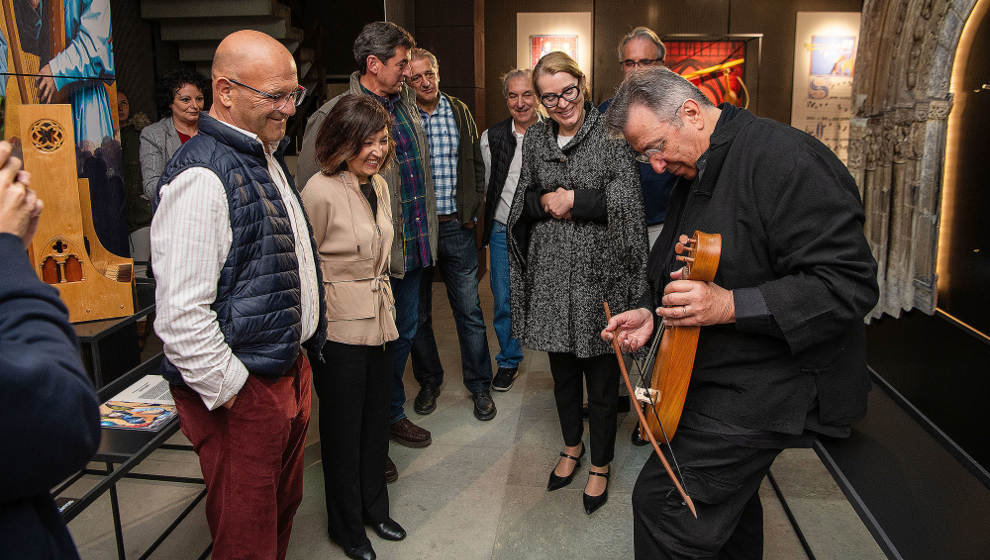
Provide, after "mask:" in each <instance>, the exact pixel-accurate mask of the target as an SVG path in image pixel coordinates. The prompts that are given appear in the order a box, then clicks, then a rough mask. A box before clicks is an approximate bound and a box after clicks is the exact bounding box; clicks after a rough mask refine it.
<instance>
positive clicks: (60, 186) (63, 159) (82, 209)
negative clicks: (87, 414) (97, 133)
mask: <svg viewBox="0 0 990 560" xmlns="http://www.w3.org/2000/svg"><path fill="white" fill-rule="evenodd" d="M7 134H8V135H10V136H16V137H17V138H18V139H19V143H20V146H21V149H22V151H23V159H24V168H25V169H26V170H28V171H30V172H31V188H32V189H34V190H35V192H37V193H38V197H39V198H41V199H42V200H43V201H44V203H45V209H44V212H42V214H41V219H40V220H39V221H38V231H37V232H36V233H35V235H34V239H33V240H32V242H31V247H30V249H29V251H28V257H29V258H30V259H31V263H32V264H33V265H34V266H35V271H36V272H37V273H38V276H39V277H40V278H41V279H42V281H44V282H46V283H48V284H51V285H53V286H55V287H56V288H58V291H59V294H60V295H61V296H62V301H63V302H65V306H66V307H67V308H68V309H69V321H71V322H73V323H78V322H81V321H95V320H98V319H111V318H115V317H124V316H127V315H132V314H134V297H133V276H134V275H133V269H134V261H133V260H131V259H129V258H124V257H120V256H118V255H115V254H113V253H111V252H110V251H108V250H107V249H106V248H104V247H103V245H102V244H101V243H100V239H99V237H97V235H96V230H95V229H94V227H93V213H92V206H91V202H90V194H89V181H87V180H86V179H79V178H77V176H76V149H75V142H74V141H73V138H74V135H73V134H74V133H73V128H72V109H71V107H70V106H69V105H21V106H20V107H18V109H17V115H16V118H15V119H12V118H11V116H10V115H8V119H7ZM15 141H16V140H15ZM87 243H88V250H87Z"/></svg>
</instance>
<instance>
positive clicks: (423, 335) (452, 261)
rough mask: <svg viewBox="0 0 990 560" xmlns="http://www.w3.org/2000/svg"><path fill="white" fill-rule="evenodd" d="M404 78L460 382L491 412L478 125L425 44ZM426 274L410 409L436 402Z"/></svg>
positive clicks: (439, 369) (427, 409)
mask: <svg viewBox="0 0 990 560" xmlns="http://www.w3.org/2000/svg"><path fill="white" fill-rule="evenodd" d="M409 67H410V77H409V83H410V85H412V88H413V90H414V91H415V92H416V105H417V110H418V111H419V117H420V120H421V121H422V123H423V130H424V132H425V133H426V138H427V140H428V142H429V144H430V168H431V169H432V172H433V187H434V194H435V197H436V212H437V220H438V221H439V226H440V227H439V229H440V238H439V243H438V247H437V261H436V267H437V268H438V269H439V270H440V274H441V275H442V276H443V281H444V283H445V284H446V285H447V297H448V298H449V300H450V307H451V309H452V310H453V312H454V322H455V323H456V324H457V338H458V341H459V342H460V348H461V371H462V373H463V375H464V385H465V386H466V387H467V389H468V391H470V392H471V395H472V397H473V399H474V416H475V417H476V418H477V419H478V420H491V419H492V418H494V417H495V414H496V409H495V401H493V400H492V397H491V392H490V390H491V383H492V364H491V355H490V354H489V351H488V334H487V333H486V331H485V319H484V317H483V316H482V313H481V301H480V300H479V299H478V251H477V245H476V243H475V226H476V224H477V221H478V217H479V216H480V215H481V211H482V209H483V204H482V202H483V198H484V188H485V164H484V161H483V160H482V158H481V145H480V144H479V141H478V140H479V138H478V137H479V135H478V126H477V125H476V124H475V122H474V117H472V116H471V112H470V111H469V110H468V108H467V106H466V105H465V104H464V103H463V102H462V101H461V100H459V99H457V98H456V97H454V96H452V95H448V94H446V93H441V92H440V69H439V65H438V64H437V58H436V56H434V55H433V53H431V52H430V51H427V50H426V49H419V48H416V49H413V50H412V59H411V60H410V61H409ZM431 276H432V274H430V272H429V271H428V272H427V273H426V274H425V275H424V277H423V281H422V283H421V284H420V299H419V326H418V327H417V329H416V338H415V339H413V347H412V362H413V373H414V374H415V376H416V380H417V381H419V385H420V391H419V395H417V396H416V403H415V410H416V412H417V413H419V414H429V413H431V412H433V410H434V409H436V406H437V395H438V394H439V393H440V384H441V383H443V366H442V365H441V363H440V355H439V354H438V352H437V343H436V340H435V339H434V337H433V320H432V303H433V298H432V293H433V292H432V286H431V282H430V278H431Z"/></svg>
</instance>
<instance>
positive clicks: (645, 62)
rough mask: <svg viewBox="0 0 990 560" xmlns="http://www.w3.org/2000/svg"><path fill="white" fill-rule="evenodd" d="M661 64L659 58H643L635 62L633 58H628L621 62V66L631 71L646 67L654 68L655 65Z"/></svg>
mask: <svg viewBox="0 0 990 560" xmlns="http://www.w3.org/2000/svg"><path fill="white" fill-rule="evenodd" d="M659 62H660V59H659V58H641V59H639V60H633V59H631V58H627V59H625V60H620V61H619V64H621V65H622V67H623V68H625V69H626V70H630V69H632V68H643V67H646V66H653V65H654V64H658V63H659Z"/></svg>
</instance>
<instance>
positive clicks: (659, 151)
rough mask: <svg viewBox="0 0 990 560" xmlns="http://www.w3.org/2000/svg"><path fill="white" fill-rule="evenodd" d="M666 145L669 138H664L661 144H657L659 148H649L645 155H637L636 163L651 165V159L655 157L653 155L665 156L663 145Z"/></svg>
mask: <svg viewBox="0 0 990 560" xmlns="http://www.w3.org/2000/svg"><path fill="white" fill-rule="evenodd" d="M666 143H667V137H666V136H664V137H663V138H661V139H660V141H659V142H657V146H656V147H655V148H647V149H646V151H644V152H643V153H641V154H636V161H638V162H640V163H650V158H651V157H653V154H660V155H663V145H664V144H666Z"/></svg>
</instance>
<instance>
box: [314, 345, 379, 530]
mask: <svg viewBox="0 0 990 560" xmlns="http://www.w3.org/2000/svg"><path fill="white" fill-rule="evenodd" d="M323 357H324V359H325V360H326V363H325V364H320V363H318V362H313V384H314V385H315V386H316V394H317V396H318V397H319V398H320V447H321V449H320V451H321V455H322V457H323V482H324V488H325V493H326V503H327V532H328V533H329V535H330V538H331V539H332V540H333V541H334V542H335V543H337V544H339V545H340V546H342V547H344V548H350V547H356V546H360V545H362V544H365V543H367V542H369V541H368V537H367V536H366V535H365V532H364V522H365V521H368V522H373V523H378V522H381V521H384V520H385V519H386V518H387V517H388V490H387V489H386V487H385V459H386V454H387V452H388V407H389V401H390V398H391V389H392V354H391V351H390V350H385V349H384V348H383V347H382V346H354V345H350V344H341V343H338V342H333V341H327V343H326V345H325V346H324V347H323Z"/></svg>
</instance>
